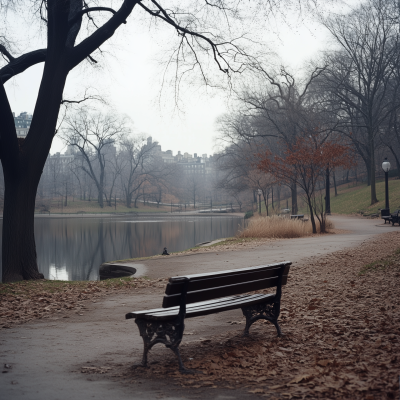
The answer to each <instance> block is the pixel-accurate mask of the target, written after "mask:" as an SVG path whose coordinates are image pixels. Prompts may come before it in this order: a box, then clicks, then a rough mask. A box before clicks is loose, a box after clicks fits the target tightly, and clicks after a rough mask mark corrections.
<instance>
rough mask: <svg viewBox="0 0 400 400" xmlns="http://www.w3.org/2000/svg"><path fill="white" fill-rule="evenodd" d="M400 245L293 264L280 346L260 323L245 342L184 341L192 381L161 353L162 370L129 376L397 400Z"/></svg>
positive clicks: (392, 238) (373, 245)
mask: <svg viewBox="0 0 400 400" xmlns="http://www.w3.org/2000/svg"><path fill="white" fill-rule="evenodd" d="M399 239H400V233H397V232H396V233H389V234H385V235H381V236H379V238H376V239H373V240H372V241H369V242H365V243H363V244H362V245H361V246H359V247H357V248H353V249H350V250H346V251H340V252H337V253H333V254H331V255H327V256H324V257H313V258H310V259H309V260H307V262H304V263H302V265H300V266H293V267H292V269H291V272H290V279H289V282H288V285H287V286H286V287H285V288H284V292H283V297H282V315H281V326H282V330H283V332H284V333H285V334H286V336H285V337H284V338H277V337H276V332H275V331H274V329H273V327H272V325H270V324H269V325H268V324H267V323H265V322H258V323H256V324H254V325H253V327H252V329H251V335H250V337H249V338H244V337H243V336H241V331H238V333H237V335H236V336H235V335H233V334H232V333H228V334H225V335H221V336H210V337H209V339H211V340H210V341H200V342H198V341H197V342H195V341H192V342H189V343H186V344H185V340H184V344H183V346H182V354H183V357H184V362H185V364H186V366H187V367H188V368H193V369H197V370H199V371H202V372H203V374H201V375H195V376H194V378H193V379H192V378H191V377H188V376H186V375H181V374H179V373H178V372H177V367H176V360H175V359H174V358H173V356H172V355H168V357H167V359H163V358H161V357H159V356H157V348H155V349H154V350H153V352H152V354H151V358H152V359H153V360H154V359H156V360H158V362H157V363H156V364H154V365H152V366H151V367H150V368H149V370H147V371H145V372H140V371H135V372H133V373H132V372H130V373H129V374H128V375H129V376H130V377H132V375H133V376H144V377H148V378H151V379H154V378H157V379H159V378H163V377H164V378H165V377H168V376H170V377H172V378H173V379H175V380H176V381H177V382H178V383H180V384H181V385H182V386H186V387H188V386H189V387H194V388H197V387H202V386H205V387H208V386H211V385H218V386H222V387H246V388H248V390H249V391H250V392H251V393H254V394H259V395H262V396H263V395H265V396H267V397H268V398H271V396H277V397H278V398H322V399H326V398H329V399H398V398H399V384H398V382H399V372H400V285H399V282H400V254H399V253H398V252H397V253H396V252H395V250H397V249H398V247H399V243H400V241H399ZM360 271H361V273H360ZM211 333H212V332H211V331H210V334H211ZM171 371H172V372H171Z"/></svg>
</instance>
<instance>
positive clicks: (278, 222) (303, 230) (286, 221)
mask: <svg viewBox="0 0 400 400" xmlns="http://www.w3.org/2000/svg"><path fill="white" fill-rule="evenodd" d="M316 223H317V230H318V231H319V223H318V221H316ZM326 227H327V229H332V228H333V224H332V222H331V221H329V220H327V221H326ZM309 235H312V225H311V221H310V220H308V221H302V220H298V219H290V218H283V217H278V216H272V217H255V218H252V219H251V220H250V221H249V224H248V226H247V227H246V228H245V229H243V230H242V231H240V232H239V233H238V234H237V237H239V238H276V239H289V238H298V237H303V236H309Z"/></svg>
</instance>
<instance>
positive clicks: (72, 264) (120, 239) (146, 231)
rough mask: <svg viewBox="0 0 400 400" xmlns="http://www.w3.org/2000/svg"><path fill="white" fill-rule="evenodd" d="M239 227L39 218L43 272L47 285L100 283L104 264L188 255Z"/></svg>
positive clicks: (145, 219) (161, 219)
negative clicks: (168, 254)
mask: <svg viewBox="0 0 400 400" xmlns="http://www.w3.org/2000/svg"><path fill="white" fill-rule="evenodd" d="M1 225H2V220H1V219H0V227H1ZM241 226H243V219H242V218H239V217H232V216H212V217H211V216H192V215H191V216H174V215H171V214H169V215H156V216H154V215H151V216H149V215H146V216H139V217H134V216H126V215H124V216H112V217H94V218H91V217H90V218H89V217H83V218H80V217H72V218H66V217H38V218H35V240H36V249H37V256H38V265H39V270H40V272H42V273H43V274H44V276H45V278H46V279H59V280H97V279H98V277H99V274H98V270H99V266H100V265H101V264H102V263H104V262H106V261H114V260H122V259H127V258H135V257H148V256H152V255H155V254H161V252H162V250H163V248H164V247H167V249H168V251H169V252H176V251H181V250H185V249H187V248H190V247H193V246H194V245H196V244H197V243H201V242H206V241H211V240H215V239H219V238H225V237H230V236H234V235H235V234H236V232H237V231H238V229H239V227H241ZM0 237H1V230H0ZM21 246H23V243H21ZM0 255H1V248H0ZM0 265H1V257H0Z"/></svg>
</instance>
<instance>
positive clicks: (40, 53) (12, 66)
mask: <svg viewBox="0 0 400 400" xmlns="http://www.w3.org/2000/svg"><path fill="white" fill-rule="evenodd" d="M46 54H47V50H46V49H40V50H34V51H31V52H30V53H26V54H23V55H22V56H19V57H17V58H13V60H11V61H10V62H9V63H8V64H7V65H5V66H4V67H3V68H1V69H0V79H1V80H2V82H3V83H6V82H7V81H8V80H9V79H11V78H12V77H13V76H15V75H18V74H20V73H21V72H24V71H25V70H26V69H27V68H29V67H32V66H33V65H35V64H39V63H41V62H44V61H45V60H46Z"/></svg>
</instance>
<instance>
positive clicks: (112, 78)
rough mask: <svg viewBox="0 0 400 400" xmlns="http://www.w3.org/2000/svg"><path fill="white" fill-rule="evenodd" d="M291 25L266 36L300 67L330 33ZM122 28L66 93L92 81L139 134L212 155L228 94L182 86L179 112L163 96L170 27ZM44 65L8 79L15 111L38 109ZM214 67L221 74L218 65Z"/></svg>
mask: <svg viewBox="0 0 400 400" xmlns="http://www.w3.org/2000/svg"><path fill="white" fill-rule="evenodd" d="M132 20H134V19H132ZM293 21H295V20H294V19H293ZM291 25H292V26H291V27H289V26H288V25H286V24H284V23H282V24H280V23H279V21H278V23H276V24H275V26H274V27H273V29H272V31H273V32H265V34H263V37H262V39H263V41H264V42H265V43H268V45H269V48H270V50H271V51H275V52H276V53H277V54H278V56H279V57H280V58H281V59H282V62H283V64H284V65H288V66H291V67H292V68H293V69H294V71H295V72H296V71H297V70H298V69H300V68H301V67H302V65H303V64H304V62H305V61H307V60H309V59H310V58H312V57H313V56H315V55H316V53H317V52H318V51H319V50H321V49H323V48H324V47H325V46H326V45H327V38H328V35H327V33H326V32H325V30H324V29H323V28H322V27H320V26H318V25H317V24H315V23H311V22H310V21H306V22H305V23H304V24H302V25H300V24H299V23H296V22H294V23H293V24H291ZM122 29H123V31H121V32H119V33H118V35H119V36H117V38H115V40H113V43H116V44H117V45H118V46H116V47H114V48H113V54H112V55H111V56H107V63H106V67H105V68H104V69H103V70H102V71H93V70H91V69H90V68H89V67H84V68H78V69H77V70H74V71H72V73H71V74H70V76H69V78H68V81H67V86H66V91H65V93H66V98H68V96H73V95H74V94H77V93H78V94H79V93H82V90H83V87H84V85H90V86H92V87H95V88H96V89H97V90H98V91H99V93H100V94H102V95H104V96H105V97H106V99H107V100H108V102H109V104H110V106H112V107H113V109H114V110H116V111H117V112H118V113H121V114H126V115H128V116H129V117H130V118H131V119H132V121H133V124H134V129H135V131H136V132H137V133H143V134H145V135H146V136H152V137H153V140H158V141H159V142H160V144H161V146H162V148H163V150H173V152H174V154H175V153H176V152H177V151H178V150H181V151H182V152H185V151H187V152H189V153H195V152H196V153H199V154H203V153H207V154H212V153H213V152H214V151H215V149H214V144H215V142H214V138H215V136H216V134H217V131H216V124H215V121H216V118H217V117H218V116H219V115H221V114H223V113H224V112H227V110H228V106H229V98H227V95H226V93H224V92H223V91H220V90H219V91H218V90H212V89H207V90H206V89H205V88H204V87H200V86H199V85H192V86H190V85H186V86H183V87H182V91H181V96H180V108H181V110H180V111H178V110H177V109H176V107H175V102H174V91H173V90H172V89H171V88H166V89H165V90H164V91H163V92H162V96H161V101H160V82H161V77H162V68H161V67H160V66H159V64H158V62H157V59H158V58H159V57H160V54H162V52H163V48H164V46H165V44H166V40H167V37H166V35H167V34H168V32H166V31H165V30H159V31H156V30H155V31H152V32H149V31H147V30H146V29H144V28H143V26H137V25H135V24H134V23H130V22H128V24H127V25H125V26H124V27H123V28H122ZM33 48H35V46H33V47H32V49H33ZM42 69H43V66H42V65H39V66H34V67H32V68H30V69H29V70H27V71H25V72H24V73H23V74H21V75H19V76H18V77H16V78H14V79H12V80H10V81H9V82H7V83H6V85H5V86H6V90H7V93H8V96H9V100H10V102H11V107H12V110H13V111H15V112H16V114H19V113H20V112H22V111H27V112H29V113H32V112H33V108H34V104H35V101H36V96H37V91H38V88H39V83H40V78H41V74H42ZM214 69H215V74H218V73H219V72H218V70H217V67H216V66H215V68H214ZM56 151H63V144H62V142H61V141H60V140H59V139H57V138H56V139H55V140H54V142H53V147H52V150H51V152H52V153H54V152H56Z"/></svg>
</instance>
